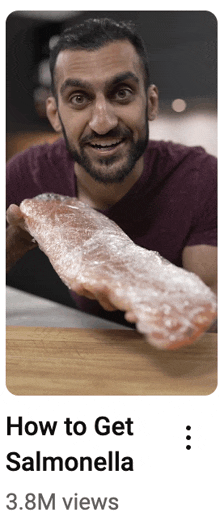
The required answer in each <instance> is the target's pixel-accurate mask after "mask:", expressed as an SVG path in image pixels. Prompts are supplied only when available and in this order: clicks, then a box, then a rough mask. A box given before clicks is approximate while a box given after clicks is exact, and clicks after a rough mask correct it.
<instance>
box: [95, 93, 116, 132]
mask: <svg viewBox="0 0 220 521" xmlns="http://www.w3.org/2000/svg"><path fill="white" fill-rule="evenodd" d="M117 124H118V118H117V115H116V114H115V112H114V107H113V106H112V105H111V103H110V101H108V100H106V99H105V98H104V96H103V97H102V98H99V99H97V100H96V101H95V103H94V106H93V111H92V115H91V119H90V122H89V127H90V129H91V130H94V132H96V133H97V134H100V135H104V134H107V132H109V131H110V130H112V129H113V128H115V127H116V126H117Z"/></svg>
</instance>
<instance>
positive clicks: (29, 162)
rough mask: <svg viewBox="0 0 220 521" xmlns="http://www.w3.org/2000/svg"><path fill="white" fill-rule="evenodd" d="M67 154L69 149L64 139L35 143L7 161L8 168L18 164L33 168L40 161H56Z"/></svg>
mask: <svg viewBox="0 0 220 521" xmlns="http://www.w3.org/2000/svg"><path fill="white" fill-rule="evenodd" d="M65 156H67V150H66V146H65V142H64V140H63V139H58V140H57V141H55V142H54V143H43V144H40V145H34V146H31V147H30V148H28V149H26V150H24V151H23V152H20V153H18V154H15V155H14V156H13V157H12V158H11V159H10V160H9V161H8V163H7V168H9V169H10V168H13V167H16V166H20V165H22V166H25V165H26V167H27V168H28V167H31V168H32V169H33V168H34V166H36V165H37V164H39V163H43V162H45V161H47V162H48V163H53V162H56V161H57V159H59V158H64V157H65Z"/></svg>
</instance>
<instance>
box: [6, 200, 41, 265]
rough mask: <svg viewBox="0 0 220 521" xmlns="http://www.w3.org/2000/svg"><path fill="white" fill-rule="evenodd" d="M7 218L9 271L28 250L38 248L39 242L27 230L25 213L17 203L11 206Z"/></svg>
mask: <svg viewBox="0 0 220 521" xmlns="http://www.w3.org/2000/svg"><path fill="white" fill-rule="evenodd" d="M6 218H7V222H8V227H7V230H6V272H8V271H9V270H10V269H11V268H12V266H14V264H15V263H16V262H17V261H18V260H19V259H21V258H22V257H23V255H24V254H25V253H26V252H27V251H29V250H32V249H33V248H36V246H37V243H36V242H35V240H34V239H33V237H32V236H31V235H30V234H29V233H28V232H27V230H26V226H25V221H24V218H23V215H22V213H21V210H20V208H19V207H18V206H17V205H16V204H11V205H10V206H9V208H8V209H7V212H6Z"/></svg>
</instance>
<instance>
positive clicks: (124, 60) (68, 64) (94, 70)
mask: <svg viewBox="0 0 220 521" xmlns="http://www.w3.org/2000/svg"><path fill="white" fill-rule="evenodd" d="M128 71H131V72H133V73H135V74H136V75H137V76H138V77H139V78H140V79H143V81H144V72H143V66H142V62H141V60H140V58H139V56H138V54H137V52H136V50H135V48H134V47H133V45H132V44H131V43H130V42H128V41H118V42H112V43H110V44H106V45H105V46H103V47H101V48H100V49H97V50H94V51H87V50H78V49H76V50H75V49H74V50H72V49H67V50H64V51H61V52H60V53H59V55H58V57H57V61H56V67H55V80H56V85H57V87H58V89H59V88H60V87H61V85H62V84H63V82H64V81H65V80H66V79H67V78H77V79H81V80H84V81H87V82H89V83H92V84H94V85H95V84H98V83H100V82H101V83H102V82H105V81H106V80H108V79H109V78H112V77H114V76H115V75H117V74H120V73H123V72H128Z"/></svg>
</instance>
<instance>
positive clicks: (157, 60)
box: [7, 11, 217, 132]
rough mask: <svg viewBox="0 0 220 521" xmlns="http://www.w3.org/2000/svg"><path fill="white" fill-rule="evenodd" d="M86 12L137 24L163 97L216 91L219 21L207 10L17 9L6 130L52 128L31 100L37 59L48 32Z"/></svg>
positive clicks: (12, 18) (10, 37) (11, 23)
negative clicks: (72, 10)
mask: <svg viewBox="0 0 220 521" xmlns="http://www.w3.org/2000/svg"><path fill="white" fill-rule="evenodd" d="M34 13H35V14H34ZM90 17H111V18H114V19H116V20H132V21H134V22H135V23H136V24H137V26H138V30H139V34H140V35H141V36H142V37H143V39H144V41H145V43H146V47H147V50H148V57H149V61H150V70H151V80H152V82H153V83H155V84H156V85H157V87H158V88H159V93H160V100H161V101H162V102H163V101H170V100H173V99H176V98H183V99H187V98H198V97H199V98H209V99H210V98H212V99H214V98H215V97H216V31H217V21H216V18H215V16H214V15H213V14H212V13H210V12H208V11H141V12H137V11H86V12H82V13H80V12H79V13H76V12H73V15H72V16H71V12H69V11H57V12H55V13H54V12H53V11H51V12H50V11H49V12H48V11H46V12H44V14H43V13H42V12H38V11H35V12H34V11H33V12H32V14H31V12H30V11H15V12H13V13H11V14H10V15H9V17H8V19H7V131H8V132H14V131H19V130H26V129H28V130H39V129H47V128H48V129H49V128H50V127H49V123H48V122H47V120H46V118H39V116H38V114H37V112H36V110H35V106H34V100H33V92H34V89H35V88H36V86H37V85H38V78H37V67H38V64H39V63H40V62H41V60H42V59H46V58H47V57H48V52H49V50H48V41H49V39H50V37H51V36H53V35H57V34H59V33H60V31H62V30H63V29H64V28H65V27H66V26H69V25H72V24H74V23H80V22H82V21H83V20H84V19H86V18H90Z"/></svg>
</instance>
